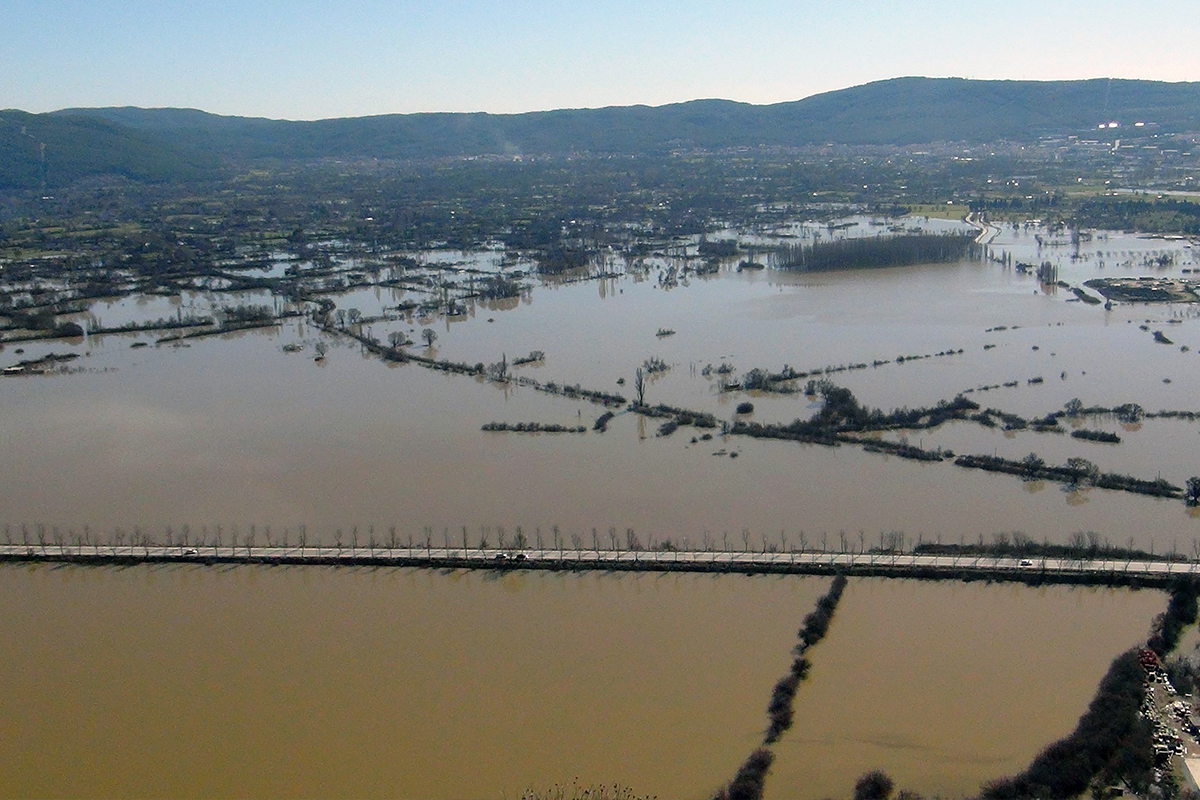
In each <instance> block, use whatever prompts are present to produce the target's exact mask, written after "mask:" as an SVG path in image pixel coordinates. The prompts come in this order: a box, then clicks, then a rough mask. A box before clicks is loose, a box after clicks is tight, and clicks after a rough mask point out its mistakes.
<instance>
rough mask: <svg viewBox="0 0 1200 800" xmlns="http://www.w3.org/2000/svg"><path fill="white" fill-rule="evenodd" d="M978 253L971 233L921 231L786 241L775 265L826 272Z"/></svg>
mask: <svg viewBox="0 0 1200 800" xmlns="http://www.w3.org/2000/svg"><path fill="white" fill-rule="evenodd" d="M976 255H978V248H977V247H976V245H975V237H974V236H973V235H972V234H963V233H919V234H909V235H904V236H878V237H863V238H860V239H838V240H836V241H832V242H817V243H815V244H787V245H783V246H781V247H779V248H778V249H777V250H776V251H775V259H776V260H775V264H776V266H778V267H779V268H780V269H789V270H796V271H798V272H827V271H832V270H842V269H864V268H867V269H873V268H880V267H903V266H908V265H910V264H942V263H947V262H951V261H958V260H960V259H963V258H966V257H968V256H976Z"/></svg>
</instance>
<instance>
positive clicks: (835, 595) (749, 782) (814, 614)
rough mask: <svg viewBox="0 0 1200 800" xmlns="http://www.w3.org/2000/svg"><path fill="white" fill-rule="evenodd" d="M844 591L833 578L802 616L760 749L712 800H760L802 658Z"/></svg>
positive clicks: (803, 672) (802, 671) (788, 723)
mask: <svg viewBox="0 0 1200 800" xmlns="http://www.w3.org/2000/svg"><path fill="white" fill-rule="evenodd" d="M845 589H846V576H845V575H841V574H838V575H835V576H834V578H833V582H832V583H831V584H830V586H829V591H827V592H826V593H825V594H824V595H822V596H821V598H820V599H818V600H817V605H816V608H814V609H813V610H812V611H810V612H809V613H808V615H807V616H805V618H804V623H803V624H802V625H801V626H800V631H799V633H798V634H797V636H798V638H799V640H800V641H799V643H798V644H797V645H796V647H795V648H794V649H793V651H792V652H793V654H794V656H795V658H794V659H793V660H792V666H791V669H789V670H788V673H787V674H786V675H784V676H783V677H782V678H780V679H779V681H778V682H777V683H776V684H775V688H774V689H773V690H772V692H771V700H770V703H768V705H767V717H768V719H769V720H770V723H769V724H768V726H767V730H766V734H765V735H764V736H763V742H762V746H761V747H758V748H756V749H755V750H754V752H752V753H751V754H750V756H749V757H748V758H747V759H746V760H745V761H744V762H743V763H742V765H741V766H740V767H739V768H738V771H737V773H736V774H735V775H734V777H733V779H732V780H731V781H730V782H729V783H728V785H726V786H724V787H722V788H721V789H720V790H719V791H718V792H717V793H716V794H715V795H713V798H714V800H761V798H762V796H763V790H764V788H765V786H766V781H767V775H768V774H769V773H770V771H771V764H773V763H774V761H775V756H774V754H773V753H772V752H771V750H770V746H771V745H773V744H775V743H776V742H778V741H779V739H780V737H782V736H783V734H784V733H786V732H787V731H788V730H789V729H790V728H791V727H792V719H793V715H794V712H793V703H794V701H795V699H796V691H797V689H799V687H800V683H801V682H802V681H803V680H804V679H805V678H807V677H808V671H809V668H810V667H811V663H810V662H809V660H808V658H807V657H806V655H805V654H806V653H807V651H808V649H809V648H810V647H812V646H813V645H815V644H816V643H817V642H819V641H821V639H823V638H824V637H825V633H826V632H827V631H828V630H829V624H830V622H832V621H833V612H834V611H836V610H837V605H838V601H839V600H841V598H842V592H843V591H845Z"/></svg>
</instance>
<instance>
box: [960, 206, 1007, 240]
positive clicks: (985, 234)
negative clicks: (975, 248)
mask: <svg viewBox="0 0 1200 800" xmlns="http://www.w3.org/2000/svg"><path fill="white" fill-rule="evenodd" d="M963 221H964V222H966V223H967V224H968V225H970V226H971V227H972V228H975V229H976V230H978V231H979V235H978V236H976V237H975V244H991V243H992V239H995V238H996V235H997V234H999V233H1000V229H999V228H997V227H996V226H994V225H991V224H990V223H987V222H984V221H983V215H982V214H976V213H975V212H974V211H969V212H967V216H966V218H965V219H964V220H963Z"/></svg>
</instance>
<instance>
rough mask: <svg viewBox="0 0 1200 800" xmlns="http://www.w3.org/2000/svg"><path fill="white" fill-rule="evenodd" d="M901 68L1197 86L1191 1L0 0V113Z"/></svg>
mask: <svg viewBox="0 0 1200 800" xmlns="http://www.w3.org/2000/svg"><path fill="white" fill-rule="evenodd" d="M907 75H925V76H932V77H948V76H954V77H965V78H988V79H1033V80H1058V79H1078V78H1096V77H1119V78H1144V79H1154V80H1164V81H1185V80H1200V14H1197V13H1196V12H1195V0H1187V1H1186V2H1182V1H1178V0H1143V1H1142V2H1127V1H1122V2H1116V1H1114V0H1087V2H1081V1H1079V0H1037V1H1036V2H1033V1H1030V0H1008V1H1006V2H1001V3H990V4H985V3H981V2H977V1H972V0H958V1H957V2H948V1H947V0H924V1H923V2H905V0H887V1H882V0H840V2H827V1H826V0H793V2H786V1H785V0H743V2H738V3H730V2H716V1H715V0H694V1H693V2H686V3H685V2H666V1H665V0H640V1H639V0H592V2H587V3H576V2H570V1H569V0H559V2H542V1H541V0H509V1H508V2H501V1H500V0H496V1H494V2H481V1H476V0H442V1H441V2H430V1H427V0H394V1H393V2H375V1H371V2H355V0H344V1H343V2H313V1H311V0H291V1H290V2H267V1H266V0H240V1H239V2H230V1H228V0H207V1H206V2H177V1H175V0H156V1H155V2H146V1H145V0H123V1H122V2H112V1H111V0H90V2H79V1H77V0H61V1H60V0H36V1H35V0H0V108H19V109H23V110H25V111H31V112H42V111H51V110H55V109H59V108H67V107H77V106H125V105H134V106H143V107H163V106H174V107H187V108H200V109H203V110H205V111H211V112H214V113H219V114H234V115H241V116H263V117H272V118H282V119H320V118H328V117H346V116H365V115H370V114H389V113H409V112H417V111H487V112H493V113H512V112H522V111H538V110H545V109H551V108H582V107H589V108H593V107H600V106H610V105H633V104H646V105H663V104H666V103H674V102H683V101H687V100H694V99H699V98H713V97H719V98H724V99H728V100H739V101H743V102H748V103H775V102H784V101H789V100H798V99H801V98H803V97H807V96H810V95H813V94H818V93H820V92H825V91H831V90H835V89H842V88H846V87H849V86H855V85H858V84H862V83H867V82H869V81H874V80H883V79H887V78H894V77H900V76H907Z"/></svg>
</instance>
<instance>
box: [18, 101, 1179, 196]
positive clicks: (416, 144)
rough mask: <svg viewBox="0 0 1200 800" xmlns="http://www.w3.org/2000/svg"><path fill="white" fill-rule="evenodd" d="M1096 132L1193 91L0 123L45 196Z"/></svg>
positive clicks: (185, 114) (152, 112) (88, 114)
mask: <svg viewBox="0 0 1200 800" xmlns="http://www.w3.org/2000/svg"><path fill="white" fill-rule="evenodd" d="M1109 121H1116V122H1119V123H1121V124H1122V125H1123V126H1126V130H1127V128H1128V126H1131V125H1133V124H1134V123H1135V122H1145V123H1147V124H1149V125H1151V126H1152V128H1153V130H1155V131H1156V132H1162V133H1175V132H1185V131H1194V130H1200V83H1162V82H1155V81H1133V80H1109V79H1096V80H1087V81H1047V82H1040V81H976V80H965V79H960V78H896V79H892V80H886V81H879V82H875V83H869V84H865V85H862V86H856V87H852V88H849V89H842V90H838V91H834V92H828V93H825V94H820V95H814V96H812V97H808V98H805V99H803V100H798V101H795V102H789V103H778V104H774V105H765V106H756V105H750V104H746V103H737V102H733V101H728V100H695V101H691V102H686V103H677V104H672V105H666V106H658V107H648V106H624V107H610V108H599V109H563V110H556V111H542V112H532V113H525V114H484V113H474V114H470V113H428V114H394V115H384V116H374V117H358V118H346V119H328V120H318V121H312V122H290V121H283V120H269V119H261V118H247V117H228V116H220V115H216V114H209V113H206V112H203V111H196V110H191V109H173V108H166V109H143V108H132V107H129V108H77V109H65V110H62V111H57V112H53V113H50V114H36V115H35V114H27V113H25V112H20V111H3V112H0V188H3V189H9V190H12V189H36V188H38V187H39V186H41V185H42V181H43V177H44V180H45V185H46V186H47V187H54V186H62V185H66V184H70V183H73V182H75V181H78V180H80V179H82V178H87V177H91V176H97V175H104V174H114V175H120V176H124V177H127V178H130V179H133V180H141V181H165V180H191V179H196V178H204V177H216V176H219V175H220V174H221V172H222V170H223V167H225V166H228V165H235V164H246V163H250V162H254V161H257V160H263V159H270V160H276V161H278V160H282V161H289V160H311V159H321V158H350V159H357V158H377V159H400V160H407V159H422V158H438V157H462V156H475V155H488V154H498V155H517V154H523V155H543V154H550V155H564V154H569V153H593V154H605V153H620V154H647V153H656V152H659V153H661V152H666V151H669V150H672V149H678V148H686V149H702V150H721V149H725V148H732V147H760V146H782V147H789V146H804V145H812V144H824V143H834V144H848V145H894V146H899V145H912V144H921V143H931V142H964V143H982V142H993V141H1001V140H1007V141H1015V142H1027V141H1033V140H1036V139H1038V138H1040V137H1045V136H1057V135H1069V134H1076V135H1092V134H1094V132H1095V131H1096V130H1097V127H1098V125H1099V124H1101V123H1105V122H1109ZM43 143H44V144H45V160H44V162H43V159H42V152H41V151H42V147H41V145H42V144H43Z"/></svg>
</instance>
